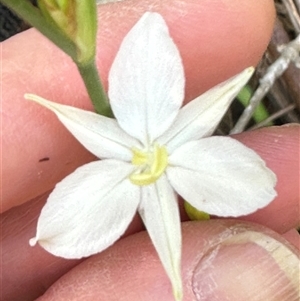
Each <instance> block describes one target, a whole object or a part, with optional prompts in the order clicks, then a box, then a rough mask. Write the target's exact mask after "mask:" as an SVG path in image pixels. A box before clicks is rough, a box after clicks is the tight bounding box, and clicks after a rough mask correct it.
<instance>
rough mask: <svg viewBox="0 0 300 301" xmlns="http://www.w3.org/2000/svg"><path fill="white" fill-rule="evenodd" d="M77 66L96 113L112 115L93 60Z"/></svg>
mask: <svg viewBox="0 0 300 301" xmlns="http://www.w3.org/2000/svg"><path fill="white" fill-rule="evenodd" d="M75 63H76V62H75ZM77 68H78V70H79V72H80V75H81V77H82V79H83V81H84V84H85V87H86V89H87V91H88V94H89V96H90V99H91V101H92V103H93V105H94V108H95V111H96V112H97V113H98V114H101V115H104V116H107V117H113V112H112V110H111V107H110V105H109V102H108V99H107V95H106V92H105V90H104V88H103V86H102V83H101V81H100V78H99V74H98V70H97V68H96V64H95V60H92V61H90V62H89V63H88V64H84V65H80V64H77Z"/></svg>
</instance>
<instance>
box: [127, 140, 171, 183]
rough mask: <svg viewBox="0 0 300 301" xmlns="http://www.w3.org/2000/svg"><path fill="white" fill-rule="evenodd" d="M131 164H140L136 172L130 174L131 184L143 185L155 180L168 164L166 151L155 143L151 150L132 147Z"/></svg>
mask: <svg viewBox="0 0 300 301" xmlns="http://www.w3.org/2000/svg"><path fill="white" fill-rule="evenodd" d="M132 152H133V157H132V161H131V162H132V164H134V165H138V166H141V169H140V171H139V172H138V173H133V174H131V175H130V177H129V179H130V181H131V182H132V183H133V184H136V185H139V186H144V185H149V184H151V183H153V182H155V181H156V180H157V179H158V178H159V177H160V176H161V175H162V174H163V172H164V171H165V169H166V167H167V165H168V152H167V149H166V148H165V147H164V146H161V147H160V146H158V145H155V147H154V150H153V151H152V152H143V151H141V150H138V149H133V150H132Z"/></svg>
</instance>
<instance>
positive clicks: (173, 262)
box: [139, 175, 182, 300]
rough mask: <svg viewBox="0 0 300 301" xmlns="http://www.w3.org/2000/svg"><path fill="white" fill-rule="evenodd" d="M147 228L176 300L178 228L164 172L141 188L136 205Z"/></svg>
mask: <svg viewBox="0 0 300 301" xmlns="http://www.w3.org/2000/svg"><path fill="white" fill-rule="evenodd" d="M139 214H140V215H141V217H142V219H143V221H144V223H145V226H146V228H147V231H148V233H149V235H150V237H151V239H152V242H153V244H154V246H155V248H156V251H157V253H158V255H159V258H160V260H161V262H162V264H163V266H164V268H165V270H166V272H167V274H168V276H169V278H170V280H171V283H172V286H173V292H174V296H175V298H176V300H181V297H182V283H181V269H180V262H181V229H180V216H179V209H178V202H177V197H176V195H175V193H174V191H173V189H172V187H171V186H170V183H169V181H168V180H167V178H166V176H165V175H162V176H161V177H160V178H159V180H157V181H156V182H155V183H154V184H151V185H148V186H143V187H142V201H141V204H140V207H139Z"/></svg>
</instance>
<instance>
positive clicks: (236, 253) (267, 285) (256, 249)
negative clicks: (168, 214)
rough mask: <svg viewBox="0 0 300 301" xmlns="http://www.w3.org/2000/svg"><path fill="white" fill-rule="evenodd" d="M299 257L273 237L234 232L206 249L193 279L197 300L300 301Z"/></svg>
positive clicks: (254, 233) (257, 233)
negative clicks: (216, 244) (209, 248)
mask: <svg viewBox="0 0 300 301" xmlns="http://www.w3.org/2000/svg"><path fill="white" fill-rule="evenodd" d="M299 269H300V260H299V257H298V256H297V255H296V253H294V252H292V251H291V250H290V249H289V248H288V247H286V246H285V245H283V244H282V243H281V242H279V241H277V240H275V239H274V238H272V237H269V236H267V235H264V234H262V233H259V232H255V231H246V232H243V233H237V234H235V235H233V236H231V237H230V238H228V239H226V240H224V241H222V242H221V243H220V244H219V245H218V246H216V247H214V248H212V249H211V250H209V251H208V252H207V253H206V254H205V256H203V257H202V259H201V260H200V261H199V262H198V264H197V266H196V268H195V270H194V274H193V279H192V289H193V292H194V295H195V297H196V300H199V301H200V300H201V301H250V300H251V301H266V300H268V301H279V300H280V301H299V300H300V286H299V279H300V270H299Z"/></svg>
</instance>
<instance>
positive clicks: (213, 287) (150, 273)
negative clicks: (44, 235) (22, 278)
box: [38, 220, 300, 301]
mask: <svg viewBox="0 0 300 301" xmlns="http://www.w3.org/2000/svg"><path fill="white" fill-rule="evenodd" d="M182 233H183V254H182V277H183V283H184V299H183V300H184V301H192V300H195V301H196V300H197V301H198V300H201V301H206V300H207V301H217V300H225V299H228V300H231V301H243V300H245V301H248V300H255V301H260V300H261V301H264V300H268V301H277V300H281V301H296V300H298V298H299V296H300V288H299V283H298V277H297V275H299V274H298V266H299V262H300V261H299V252H298V251H297V250H296V249H294V248H293V247H292V246H291V245H289V244H288V242H286V241H285V240H284V239H283V238H282V237H280V236H279V235H278V234H276V233H274V232H272V231H270V230H267V229H266V228H262V227H260V226H255V225H251V224H247V223H240V222H237V221H229V220H226V221H225V220H223V221H221V220H214V221H213V220H212V221H208V222H188V223H185V224H183V229H182ZM58 299H59V300H72V301H75V300H86V301H89V300H95V299H97V300H108V301H115V300H118V301H119V300H123V301H126V300H130V301H135V300H141V299H143V300H144V301H147V300H149V301H150V300H166V301H167V300H170V301H171V300H172V301H173V300H174V297H173V295H172V289H171V286H170V283H169V280H168V278H167V276H166V274H165V272H164V270H163V268H162V266H161V263H160V261H159V259H158V257H157V254H156V253H155V249H154V248H153V245H152V244H151V241H150V239H149V237H148V235H147V234H146V233H145V232H141V233H138V234H135V235H132V236H130V237H128V238H126V239H123V240H121V241H119V242H118V243H116V244H115V245H114V246H113V247H111V248H109V249H108V250H107V251H105V252H103V253H101V254H98V255H96V256H93V257H91V258H90V259H88V260H86V261H85V262H83V263H81V264H79V265H78V266H77V267H75V268H74V269H73V270H71V271H70V272H69V273H67V274H66V275H64V276H63V277H62V278H60V279H59V280H58V281H57V282H56V283H55V284H54V285H53V286H52V287H50V288H49V290H48V291H47V292H46V293H45V294H44V295H43V296H42V297H40V298H39V299H38V300H39V301H52V300H58Z"/></svg>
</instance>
